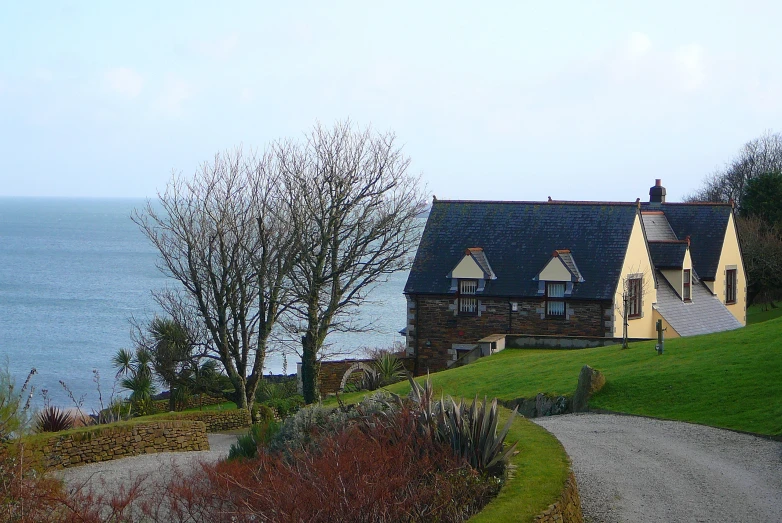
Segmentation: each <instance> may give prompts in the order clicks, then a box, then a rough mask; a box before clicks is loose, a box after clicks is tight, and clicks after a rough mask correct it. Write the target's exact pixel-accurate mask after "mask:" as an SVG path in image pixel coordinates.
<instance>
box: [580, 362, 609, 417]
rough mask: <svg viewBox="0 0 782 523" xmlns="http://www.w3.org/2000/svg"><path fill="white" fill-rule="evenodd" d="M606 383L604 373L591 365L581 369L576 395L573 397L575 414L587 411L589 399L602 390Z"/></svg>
mask: <svg viewBox="0 0 782 523" xmlns="http://www.w3.org/2000/svg"><path fill="white" fill-rule="evenodd" d="M605 383H606V378H605V376H604V375H603V373H602V372H600V371H599V370H596V369H593V368H592V367H590V366H589V365H584V366H583V367H581V372H580V373H579V375H578V385H577V386H576V393H575V394H574V395H573V412H584V411H585V410H587V406H588V404H589V398H591V397H592V395H593V394H594V393H595V392H597V391H599V390H600V389H602V388H603V385H605Z"/></svg>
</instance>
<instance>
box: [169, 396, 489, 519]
mask: <svg viewBox="0 0 782 523" xmlns="http://www.w3.org/2000/svg"><path fill="white" fill-rule="evenodd" d="M304 410H307V409H304ZM499 486H500V483H499V481H498V480H497V479H496V478H491V477H489V476H486V475H481V474H478V473H477V472H476V471H475V470H473V469H471V468H470V467H469V466H468V465H467V464H466V463H465V462H464V461H463V460H461V459H459V458H458V457H456V456H455V455H454V454H453V452H452V451H451V449H450V447H449V446H448V445H447V444H445V443H444V442H438V441H435V440H433V439H431V438H427V437H425V436H423V435H421V434H420V433H419V432H418V431H417V430H416V420H415V414H414V413H412V412H411V411H409V410H408V409H402V410H400V411H399V412H397V413H396V414H395V415H394V421H393V422H391V421H390V418H388V420H387V423H374V424H364V423H361V422H360V421H359V422H357V423H355V424H354V425H351V426H349V428H348V429H347V430H345V431H342V432H339V433H337V434H335V435H333V436H332V437H329V438H326V439H323V440H322V441H321V443H320V445H319V446H318V448H317V449H316V448H309V449H307V450H303V451H299V452H296V453H295V454H294V455H293V456H292V459H287V458H285V457H284V456H280V455H277V454H273V453H269V452H261V453H259V454H258V456H257V458H255V459H247V460H233V461H228V462H223V463H219V464H217V465H206V466H204V467H203V469H202V470H200V471H198V472H196V473H194V474H193V475H192V476H191V477H189V478H187V479H186V480H185V481H182V480H181V479H179V480H175V481H173V482H172V484H171V485H170V486H169V488H168V489H166V491H165V496H164V499H163V500H162V503H160V504H157V506H163V507H165V508H166V511H167V512H168V514H169V515H170V517H169V519H170V520H174V521H184V520H187V521H191V520H203V521H215V522H222V521H257V520H262V521H268V520H273V521H312V522H320V521H373V522H375V521H376V522H385V521H464V520H466V519H468V518H469V517H470V516H471V515H472V514H475V513H476V512H477V511H478V510H480V508H481V507H482V506H484V505H485V503H486V502H487V501H488V500H489V499H490V498H491V497H492V496H493V495H495V494H496V492H497V491H498V489H499Z"/></svg>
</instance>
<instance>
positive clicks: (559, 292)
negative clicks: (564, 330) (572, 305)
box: [546, 282, 565, 318]
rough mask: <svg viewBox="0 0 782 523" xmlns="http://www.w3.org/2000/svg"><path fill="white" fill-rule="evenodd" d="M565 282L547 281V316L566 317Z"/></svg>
mask: <svg viewBox="0 0 782 523" xmlns="http://www.w3.org/2000/svg"><path fill="white" fill-rule="evenodd" d="M564 298H565V284H564V283H558V282H548V283H546V317H547V318H564V317H565V299H564Z"/></svg>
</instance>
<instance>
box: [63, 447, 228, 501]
mask: <svg viewBox="0 0 782 523" xmlns="http://www.w3.org/2000/svg"><path fill="white" fill-rule="evenodd" d="M207 436H208V437H209V450H203V451H196V452H157V453H153V454H142V455H140V456H132V457H129V458H123V459H117V460H112V461H101V462H99V463H90V464H88V465H82V466H80V467H71V468H67V469H62V470H58V471H57V472H55V473H54V476H55V477H58V478H60V479H62V480H63V481H64V482H65V484H66V486H67V487H69V488H78V487H81V488H86V490H90V489H92V490H93V491H94V492H96V493H98V494H107V495H111V494H114V493H117V492H119V489H120V487H124V489H125V490H126V491H127V489H128V488H130V486H131V485H132V484H133V483H134V482H135V481H136V480H139V479H140V480H146V478H150V480H151V482H152V483H154V484H155V485H165V484H167V483H168V482H169V481H170V480H171V479H172V478H173V477H174V475H185V474H187V473H188V472H190V471H192V470H194V469H195V468H196V467H198V466H199V464H200V463H214V462H216V461H218V460H221V459H224V458H226V457H227V456H228V450H229V449H230V448H231V445H232V444H233V443H234V442H236V435H234V434H207Z"/></svg>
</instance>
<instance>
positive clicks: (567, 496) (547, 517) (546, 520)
mask: <svg viewBox="0 0 782 523" xmlns="http://www.w3.org/2000/svg"><path fill="white" fill-rule="evenodd" d="M534 521H535V523H583V521H584V516H583V514H582V513H581V497H580V496H579V495H578V485H576V476H575V475H574V474H573V471H572V470H571V471H570V475H569V476H568V479H567V481H566V482H565V488H563V489H562V494H561V495H560V497H559V500H557V501H556V502H555V503H554V504H552V505H550V506H549V507H548V508H547V509H546V510H544V511H543V512H542V513H541V514H538V515H537V516H535V520H534Z"/></svg>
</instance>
